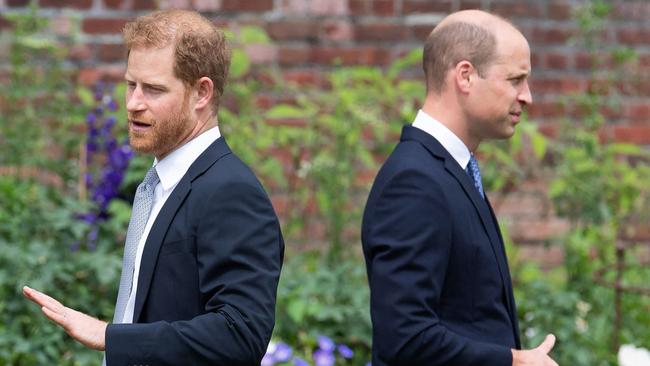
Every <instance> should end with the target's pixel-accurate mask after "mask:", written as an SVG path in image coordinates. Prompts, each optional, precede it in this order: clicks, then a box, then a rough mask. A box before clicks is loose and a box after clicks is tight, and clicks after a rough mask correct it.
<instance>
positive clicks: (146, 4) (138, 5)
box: [133, 0, 158, 10]
mask: <svg viewBox="0 0 650 366" xmlns="http://www.w3.org/2000/svg"><path fill="white" fill-rule="evenodd" d="M133 9H134V10H153V9H158V3H157V1H156V0H133Z"/></svg>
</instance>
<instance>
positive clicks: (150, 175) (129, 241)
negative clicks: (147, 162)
mask: <svg viewBox="0 0 650 366" xmlns="http://www.w3.org/2000/svg"><path fill="white" fill-rule="evenodd" d="M159 181H160V179H159V178H158V173H156V168H155V167H151V169H149V171H148V172H147V175H145V177H144V180H143V181H142V183H140V185H139V186H138V189H137V190H136V192H135V199H134V200H133V210H132V211H131V220H130V221H129V228H128V230H127V232H126V243H125V245H124V259H123V261H122V276H121V277H120V290H119V291H118V293H117V302H116V303H115V315H114V316H113V323H122V318H123V317H124V310H126V304H127V302H128V300H129V296H130V295H131V286H132V285H133V271H134V268H135V257H136V253H137V252H138V243H139V242H140V238H141V237H142V234H143V233H144V228H145V227H146V226H147V221H148V220H149V214H150V213H151V206H152V205H153V193H154V188H155V187H156V184H158V182H159Z"/></svg>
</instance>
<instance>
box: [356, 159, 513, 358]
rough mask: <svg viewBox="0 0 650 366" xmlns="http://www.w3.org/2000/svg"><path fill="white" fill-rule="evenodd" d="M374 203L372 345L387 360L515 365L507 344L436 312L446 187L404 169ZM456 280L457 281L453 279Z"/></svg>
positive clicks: (369, 218)
mask: <svg viewBox="0 0 650 366" xmlns="http://www.w3.org/2000/svg"><path fill="white" fill-rule="evenodd" d="M377 194H378V196H377V197H376V199H374V200H373V201H371V202H369V205H370V206H369V207H367V208H366V217H365V218H364V230H363V240H364V249H365V251H366V253H365V254H366V260H367V261H368V262H369V263H368V268H369V273H368V275H369V282H370V288H371V315H372V320H373V348H375V349H376V350H377V356H378V357H379V358H380V360H382V361H383V362H384V363H385V364H387V365H428V366H432V365H467V366H469V365H498V366H510V365H511V364H512V354H511V351H510V349H509V348H508V347H503V346H499V345H495V344H489V343H485V342H478V341H475V340H472V339H469V338H467V337H464V336H462V335H460V334H457V333H454V332H452V331H450V330H449V329H448V328H446V327H445V325H444V324H443V323H441V321H440V317H439V316H438V305H439V303H440V298H441V293H442V291H444V289H443V286H444V284H445V273H446V271H447V265H448V259H449V252H450V248H451V245H452V242H453V238H452V230H451V227H452V226H451V225H457V224H458V221H462V218H461V219H460V220H458V218H456V220H452V218H451V217H450V216H451V211H450V209H449V205H450V204H453V202H448V201H447V198H446V197H445V193H444V190H443V189H441V187H440V186H439V183H438V182H436V181H435V180H433V179H432V178H431V177H430V176H427V175H426V174H424V173H422V172H418V171H414V170H402V171H401V172H399V173H397V174H396V175H395V176H393V177H391V178H389V179H388V180H387V182H386V183H385V184H384V185H383V187H382V188H381V191H379V192H377ZM452 285H453V284H452Z"/></svg>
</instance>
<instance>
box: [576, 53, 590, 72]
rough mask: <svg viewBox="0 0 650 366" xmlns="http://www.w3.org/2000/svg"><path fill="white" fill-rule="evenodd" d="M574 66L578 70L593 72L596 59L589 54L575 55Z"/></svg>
mask: <svg viewBox="0 0 650 366" xmlns="http://www.w3.org/2000/svg"><path fill="white" fill-rule="evenodd" d="M573 62H574V64H575V67H576V69H578V70H591V68H592V67H593V66H594V57H593V56H592V55H590V54H588V53H584V52H581V53H577V54H575V55H574V61H573Z"/></svg>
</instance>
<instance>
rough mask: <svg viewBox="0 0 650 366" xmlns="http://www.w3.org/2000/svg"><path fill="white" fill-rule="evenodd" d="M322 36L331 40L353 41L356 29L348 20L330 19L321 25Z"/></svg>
mask: <svg viewBox="0 0 650 366" xmlns="http://www.w3.org/2000/svg"><path fill="white" fill-rule="evenodd" d="M321 34H322V35H321V37H320V38H323V39H326V40H329V41H351V40H352V39H353V38H354V29H353V27H352V24H350V22H349V21H347V20H334V19H328V20H325V21H323V24H322V26H321Z"/></svg>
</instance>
